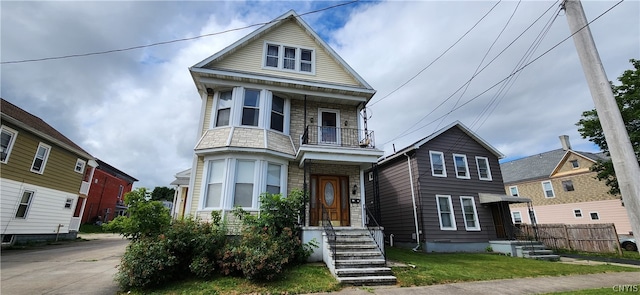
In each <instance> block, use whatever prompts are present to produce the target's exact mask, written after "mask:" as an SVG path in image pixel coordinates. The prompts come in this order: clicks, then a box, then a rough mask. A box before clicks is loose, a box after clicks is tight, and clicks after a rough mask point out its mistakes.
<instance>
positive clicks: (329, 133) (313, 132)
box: [302, 125, 375, 149]
mask: <svg viewBox="0 0 640 295" xmlns="http://www.w3.org/2000/svg"><path fill="white" fill-rule="evenodd" d="M302 144H310V145H333V146H340V147H358V148H370V149H372V148H375V140H374V137H373V131H368V132H365V131H364V130H362V129H354V128H340V127H327V126H317V125H308V126H307V127H306V128H305V130H304V133H303V135H302Z"/></svg>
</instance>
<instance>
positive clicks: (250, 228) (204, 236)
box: [116, 192, 313, 289]
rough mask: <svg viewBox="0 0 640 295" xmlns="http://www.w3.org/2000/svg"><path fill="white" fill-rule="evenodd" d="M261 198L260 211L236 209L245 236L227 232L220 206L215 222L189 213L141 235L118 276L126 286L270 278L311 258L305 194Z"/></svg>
mask: <svg viewBox="0 0 640 295" xmlns="http://www.w3.org/2000/svg"><path fill="white" fill-rule="evenodd" d="M260 200H261V211H260V214H259V215H251V214H248V213H247V212H244V211H243V210H241V209H236V210H235V213H236V215H237V216H238V217H240V218H241V219H242V230H241V235H240V236H227V231H226V226H225V225H224V224H220V220H221V218H220V215H219V214H218V213H217V212H216V213H212V222H203V221H201V220H198V219H192V218H187V219H184V220H176V221H174V222H173V223H172V224H171V225H170V226H168V227H167V228H165V229H164V231H163V233H161V234H157V235H148V234H140V235H137V237H138V238H137V239H134V240H133V241H132V242H131V244H130V245H129V246H128V248H127V250H126V252H125V255H124V256H123V257H122V261H121V263H120V265H119V267H118V273H117V275H116V281H117V282H118V283H119V284H120V286H121V287H122V288H124V289H129V288H135V289H141V288H149V287H153V286H157V285H160V284H163V283H167V282H171V281H174V280H178V279H181V278H184V277H190V276H196V277H200V278H210V277H212V276H213V275H216V274H222V275H242V276H244V277H246V278H247V279H250V280H256V281H264V280H272V279H275V278H277V277H278V276H279V275H281V274H282V272H283V271H284V270H285V269H286V268H287V267H288V266H290V265H293V264H296V263H302V262H304V261H306V259H307V258H308V257H309V255H310V254H311V250H312V249H311V247H312V246H313V245H305V244H303V243H302V241H301V240H300V238H299V233H300V227H299V225H298V220H299V218H300V216H299V215H300V212H301V210H302V209H303V208H304V198H303V194H302V193H301V192H294V193H292V194H291V195H290V196H289V197H287V198H283V197H282V196H280V195H271V194H264V195H262V196H261V198H260Z"/></svg>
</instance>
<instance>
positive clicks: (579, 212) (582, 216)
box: [573, 209, 584, 218]
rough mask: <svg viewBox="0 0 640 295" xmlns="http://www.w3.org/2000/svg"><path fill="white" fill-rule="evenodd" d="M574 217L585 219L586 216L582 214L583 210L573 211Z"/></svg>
mask: <svg viewBox="0 0 640 295" xmlns="http://www.w3.org/2000/svg"><path fill="white" fill-rule="evenodd" d="M578 214H580V216H578ZM573 217H575V218H584V214H582V209H573Z"/></svg>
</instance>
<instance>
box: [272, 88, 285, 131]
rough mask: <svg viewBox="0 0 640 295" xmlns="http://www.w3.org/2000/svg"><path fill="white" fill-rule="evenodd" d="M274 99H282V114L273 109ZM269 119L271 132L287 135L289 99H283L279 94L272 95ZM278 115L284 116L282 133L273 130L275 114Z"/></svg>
mask: <svg viewBox="0 0 640 295" xmlns="http://www.w3.org/2000/svg"><path fill="white" fill-rule="evenodd" d="M274 97H279V98H280V99H282V113H280V112H278V111H276V110H274V109H273V106H274V103H273V100H274ZM269 102H270V103H269V119H268V126H269V130H271V131H275V132H280V133H284V134H287V133H288V132H287V133H285V132H286V131H287V123H286V122H287V99H286V98H285V97H283V96H282V95H278V94H274V93H271V99H269ZM274 113H275V114H278V115H281V116H282V131H280V130H278V129H273V126H272V124H271V123H272V122H273V114H274Z"/></svg>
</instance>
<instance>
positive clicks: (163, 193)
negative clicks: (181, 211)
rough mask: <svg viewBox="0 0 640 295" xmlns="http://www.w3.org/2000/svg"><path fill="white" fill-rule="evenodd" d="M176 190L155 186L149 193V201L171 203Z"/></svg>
mask: <svg viewBox="0 0 640 295" xmlns="http://www.w3.org/2000/svg"><path fill="white" fill-rule="evenodd" d="M175 192H176V190H175V189H172V188H168V187H166V186H156V188H154V189H153V191H152V192H151V200H154V201H172V200H173V195H174V194H175Z"/></svg>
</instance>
